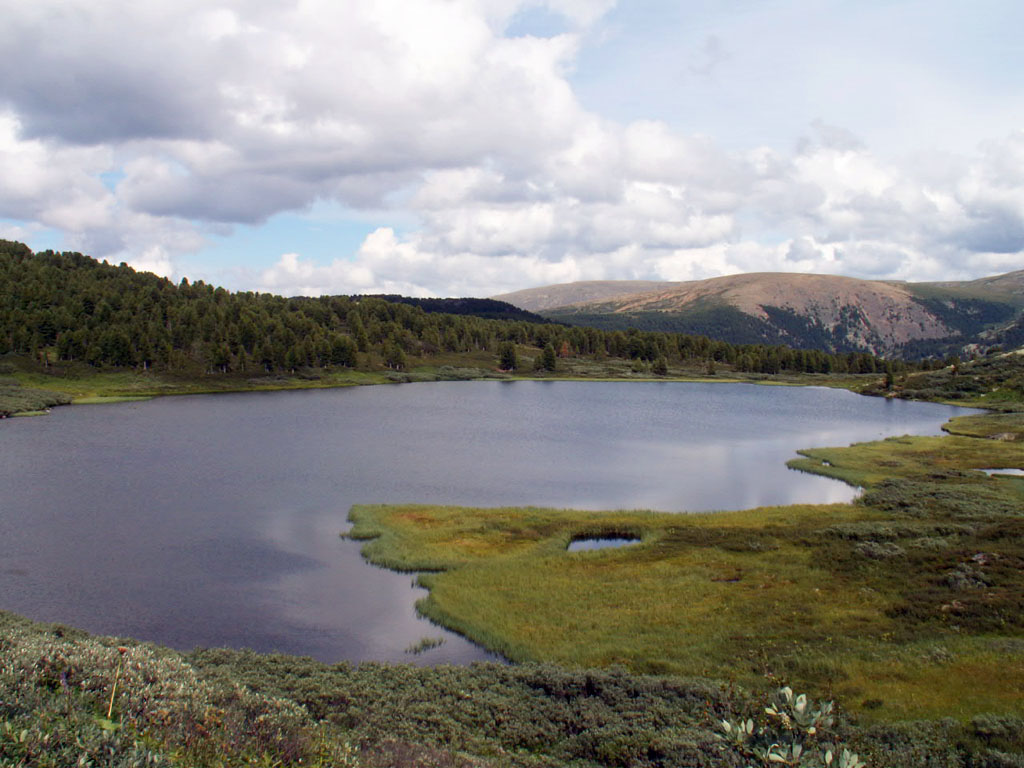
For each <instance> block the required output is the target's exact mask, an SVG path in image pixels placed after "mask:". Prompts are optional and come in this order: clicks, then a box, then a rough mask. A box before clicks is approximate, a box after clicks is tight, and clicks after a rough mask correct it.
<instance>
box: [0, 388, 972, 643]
mask: <svg viewBox="0 0 1024 768" xmlns="http://www.w3.org/2000/svg"><path fill="white" fill-rule="evenodd" d="M955 412H956V411H955V410H954V409H952V408H948V407H945V406H936V405H929V404H921V403H903V402H899V403H894V402H890V401H884V400H877V399H868V398H861V397H857V396H855V395H852V394H850V393H848V392H842V391H833V390H819V389H789V388H774V387H754V386H743V385H689V384H670V383H660V384H659V383H652V384H624V383H601V384H597V383H594V384H585V383H568V382H559V383H535V382H516V383H513V384H510V383H498V382H472V383H444V384H417V385H412V386H396V387H364V388H358V389H348V390H320V391H309V392H281V393H253V394H244V395H217V396H202V397H182V398H165V399H159V400H154V401H151V402H146V403H132V404H122V405H110V406H102V405H99V406H81V407H74V408H65V409H56V410H54V412H53V413H52V414H51V415H50V416H48V417H46V418H39V419H15V420H8V421H6V422H5V423H3V424H2V425H0V450H2V455H3V461H2V462H0V488H3V489H4V492H3V494H2V496H0V607H3V608H6V609H8V610H14V611H17V612H19V613H23V614H26V615H29V616H32V617H34V618H38V619H42V620H49V621H61V622H65V623H68V624H72V625H77V626H81V627H84V628H86V629H89V630H92V631H95V632H102V633H109V634H124V635H133V636H137V637H141V638H144V639H150V640H155V641H158V642H161V643H165V644H168V645H171V646H174V647H178V648H183V649H189V648H192V647H193V646H195V645H230V646H238V647H241V646H247V647H252V648H255V649H257V650H261V651H269V650H281V651H286V652H290V653H298V654H309V655H312V656H314V657H316V658H319V659H322V660H325V661H337V660H340V659H349V660H354V661H359V660H364V659H379V660H387V661H411V662H414V663H434V662H436V661H452V662H464V661H470V660H474V659H480V658H485V657H486V654H485V653H484V652H483V651H481V650H480V649H479V648H476V647H474V646H472V645H471V644H469V643H467V642H466V641H465V640H463V639H462V638H459V637H457V636H454V635H451V634H449V633H443V632H442V631H441V630H439V629H438V628H436V627H434V626H433V625H431V624H430V623H429V622H426V621H425V620H423V619H421V618H418V617H417V616H416V614H415V611H414V609H413V606H414V603H415V601H416V599H418V598H419V597H421V596H422V593H421V591H420V590H414V589H412V588H411V586H410V577H409V575H407V574H396V573H392V572H389V571H385V570H382V569H379V568H374V567H372V566H369V565H367V564H366V563H365V562H364V561H363V560H362V559H361V558H360V556H359V552H358V550H359V545H358V544H357V543H356V542H352V541H347V540H343V539H341V538H339V536H338V533H339V532H340V531H342V530H343V529H345V528H346V527H347V524H346V521H345V516H346V514H347V511H348V509H349V507H350V506H351V505H353V504H358V503H378V502H380V503H398V502H425V503H438V504H464V505H474V506H497V505H539V506H554V507H576V508H583V509H610V508H650V509H663V510H671V511H698V510H709V509H737V508H747V507H754V506H761V505H766V504H785V503H794V502H831V501H843V500H846V499H848V498H850V497H851V495H852V493H853V490H852V489H849V488H847V487H846V486H844V485H842V484H841V483H838V482H835V481H831V480H828V479H826V478H822V477H817V476H813V475H805V474H799V473H795V472H791V471H789V470H787V469H786V467H785V462H786V461H787V460H788V459H790V458H792V457H793V456H794V455H795V451H796V450H797V449H798V448H804V447H812V446H822V445H828V444H832V445H836V444H848V443H850V442H854V441H860V440H869V439H875V438H878V437H884V436H887V435H893V434H904V433H916V434H938V432H939V426H940V425H941V424H942V423H943V422H944V421H945V420H946V419H947V418H949V416H950V415H952V414H953V413H955ZM961 413H962V411H961ZM438 636H444V637H446V638H447V641H446V642H445V644H444V645H442V646H440V647H439V648H436V649H433V650H430V651H428V652H426V653H424V654H422V655H419V656H415V657H411V656H410V655H409V654H406V653H405V650H406V649H407V648H408V647H409V646H411V645H414V644H416V643H417V642H418V641H419V640H420V639H421V638H423V637H438Z"/></svg>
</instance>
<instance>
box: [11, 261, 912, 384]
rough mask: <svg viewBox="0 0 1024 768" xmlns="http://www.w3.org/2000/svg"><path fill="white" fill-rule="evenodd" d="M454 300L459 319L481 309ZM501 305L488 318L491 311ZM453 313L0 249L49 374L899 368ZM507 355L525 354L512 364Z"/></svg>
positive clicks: (14, 345)
mask: <svg viewBox="0 0 1024 768" xmlns="http://www.w3.org/2000/svg"><path fill="white" fill-rule="evenodd" d="M455 301H456V302H459V303H461V306H462V307H463V309H462V311H468V310H467V307H468V309H469V310H471V309H472V307H473V306H474V305H473V304H472V302H471V301H470V300H465V299H460V300H455ZM494 304H495V303H493V302H484V303H483V305H481V306H480V307H479V308H480V309H481V312H482V313H483V314H488V313H490V312H493V311H494V310H495V306H494ZM446 306H448V305H447V304H445V303H444V302H441V301H438V302H434V303H433V304H430V305H428V307H427V308H426V309H425V308H424V307H423V306H417V305H416V304H414V303H407V302H406V301H404V300H403V301H388V300H385V299H383V298H379V297H372V296H323V297H319V298H304V297H296V298H283V297H280V296H274V295H271V294H266V293H256V292H231V291H227V290H225V289H224V288H219V287H214V286H212V285H207V284H205V283H203V282H202V281H195V282H189V281H188V280H187V279H184V278H183V279H182V280H181V281H180V282H179V283H177V284H175V283H173V282H171V281H170V280H167V279H165V278H162V277H157V276H156V275H153V274H150V273H140V272H136V271H135V270H134V269H132V268H131V267H129V266H127V265H125V264H121V265H118V266H114V265H111V264H107V263H106V262H99V261H96V260H95V259H92V258H90V257H88V256H84V255H82V254H79V253H56V252H53V251H45V252H40V253H33V252H32V251H31V250H30V249H29V248H28V247H27V246H25V245H23V244H21V243H16V242H10V241H0V355H12V356H19V357H21V358H25V359H28V360H30V361H31V362H32V364H33V365H35V366H38V367H39V368H40V369H42V370H48V371H50V372H56V371H61V370H66V369H69V366H70V369H74V366H82V365H84V366H88V367H90V368H92V369H97V370H111V369H133V370H136V371H150V370H158V371H161V372H169V373H175V374H179V375H183V376H184V375H187V376H201V377H217V376H226V375H235V376H243V377H250V378H251V377H260V376H268V375H282V374H285V375H287V374H291V375H301V374H304V373H306V374H310V373H313V374H315V372H317V371H324V370H339V369H351V370H360V371H392V372H395V371H406V370H409V369H410V368H413V367H416V366H431V365H434V366H438V365H461V364H463V363H465V362H466V361H470V362H471V363H472V367H476V368H481V367H482V368H484V369H485V370H487V369H489V370H491V371H498V370H503V371H506V372H514V371H515V370H518V369H519V368H521V367H525V366H529V365H530V364H532V365H533V367H535V368H537V369H539V370H540V369H543V370H546V371H549V372H551V371H553V370H555V369H556V367H558V362H557V361H558V360H565V359H573V360H585V361H602V360H619V361H627V362H630V363H633V364H635V367H637V368H638V369H639V370H643V371H650V370H652V369H653V371H654V372H655V373H658V371H663V372H666V373H667V372H668V370H669V368H670V366H672V365H684V364H685V365H690V366H692V367H694V368H698V369H701V370H705V369H707V368H708V367H709V366H711V367H714V366H716V365H717V366H721V367H723V369H731V370H735V371H740V372H756V373H764V374H777V373H781V372H800V373H877V372H881V371H884V370H886V369H887V367H888V368H891V367H892V366H893V363H886V362H885V361H883V360H881V359H879V358H877V357H875V356H872V355H868V354H863V353H849V354H827V353H824V352H820V351H817V350H799V349H793V348H790V347H785V346H769V345H763V344H751V345H735V344H729V343H726V342H722V341H717V340H713V339H711V338H708V337H707V336H695V335H687V334H678V333H664V332H654V331H644V330H638V329H629V330H599V329H595V328H589V327H570V326H564V325H560V324H554V323H550V322H527V321H524V320H513V319H493V318H491V317H481V316H478V315H476V314H453V313H451V312H443V311H442V312H437V311H428V309H429V310H435V309H442V310H443V309H445V308H446ZM452 306H453V307H454V306H455V305H452ZM509 345H512V346H511V349H512V350H513V351H514V352H516V354H515V355H511V354H508V351H509ZM547 350H550V351H547ZM556 358H557V359H556ZM896 366H897V367H899V366H900V364H898V363H897V364H896ZM55 369H56V371H55Z"/></svg>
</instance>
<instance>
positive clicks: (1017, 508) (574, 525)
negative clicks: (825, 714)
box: [349, 416, 1024, 720]
mask: <svg viewBox="0 0 1024 768" xmlns="http://www.w3.org/2000/svg"><path fill="white" fill-rule="evenodd" d="M988 418H989V417H987V416H981V417H971V418H970V419H960V420H957V421H955V422H954V423H953V424H952V425H950V429H951V430H954V431H957V432H959V433H961V434H957V435H953V436H945V437H935V438H930V437H926V438H896V439H890V440H885V441H881V442H877V443H866V444H860V445H855V446H850V447H847V448H829V449H814V450H809V451H806V452H804V453H805V455H804V457H803V458H801V459H797V460H795V461H794V462H793V465H794V466H795V467H797V468H800V469H804V470H808V471H813V472H818V473H821V474H826V475H830V476H833V477H837V478H840V479H843V480H845V481H847V482H850V483H853V484H856V485H860V486H864V487H865V488H866V489H867V490H866V492H865V494H864V496H863V497H862V499H861V500H860V501H858V503H855V504H846V505H828V506H788V507H775V508H766V509H754V510H745V511H740V512H720V513H712V514H700V515H680V514H666V513H654V512H607V513H590V512H575V511H568V510H545V509H472V508H452V507H432V506H359V507H355V508H353V510H352V512H351V519H352V521H353V524H354V525H353V529H352V531H351V533H350V534H349V535H351V536H353V537H355V538H364V539H368V540H369V541H368V542H367V544H366V545H365V548H364V554H365V556H366V557H367V558H369V559H370V560H371V561H373V562H375V563H378V564H381V565H385V566H387V567H391V568H396V569H405V570H411V571H427V573H424V574H423V575H422V576H421V577H420V579H421V581H422V582H423V583H424V585H426V586H427V587H429V588H430V594H429V597H427V598H426V599H425V600H424V601H423V602H422V603H421V606H420V607H421V610H422V611H423V612H424V613H425V614H427V615H428V616H430V617H431V618H433V619H435V620H437V621H439V622H441V623H443V624H445V625H447V626H449V627H452V628H454V629H456V630H458V631H460V632H463V633H464V634H466V635H468V636H469V637H471V638H473V639H474V640H476V641H478V642H480V643H482V644H483V645H485V646H487V647H489V648H492V649H495V650H498V651H500V652H502V653H504V654H505V655H507V656H508V657H509V658H511V659H514V660H517V661H553V662H557V663H560V664H566V665H569V666H578V667H588V666H607V665H613V664H621V665H624V666H626V667H627V668H629V669H632V670H635V671H638V672H654V673H672V674H679V675H691V676H702V677H711V678H716V679H726V680H732V681H735V682H737V683H740V684H742V685H744V686H748V687H752V688H754V689H757V688H764V687H766V686H771V685H774V684H776V683H777V682H779V681H784V682H787V683H789V684H790V685H792V686H794V687H796V688H801V689H805V690H812V691H815V692H817V693H821V694H828V695H834V696H836V697H838V698H839V699H840V700H841V701H843V702H844V703H845V704H846V706H848V707H850V708H851V709H853V710H856V711H858V712H859V713H860V716H861V717H862V718H866V719H878V720H883V719H884V720H889V719H893V718H895V719H901V720H902V719H912V718H936V717H944V716H952V717H955V718H958V719H961V720H964V719H967V718H969V717H971V716H973V715H976V714H978V713H980V712H987V711H995V712H1003V713H1016V714H1024V480H1021V479H1015V478H1006V477H999V478H989V477H987V476H985V475H984V474H983V473H981V472H976V471H973V470H975V469H977V468H987V467H1018V468H1024V443H1018V442H1015V441H1013V440H1005V439H1004V440H992V439H984V438H980V437H967V436H965V434H963V433H966V432H970V431H972V430H981V429H982V428H983V427H984V425H986V424H988V422H987V421H985V419H988ZM972 419H973V421H972ZM1007 422H1013V423H1016V424H1018V425H1019V423H1020V419H1019V416H1013V417H1011V418H1009V419H1008V420H1007ZM1005 427H1006V425H1005V424H1003V425H1001V426H999V427H998V429H999V430H1000V433H1003V432H1005V431H1006V429H1005ZM606 535H620V536H621V535H628V536H632V537H639V538H641V539H642V541H641V543H639V544H636V545H632V546H628V547H622V548H618V549H604V550H596V551H589V552H578V553H575V552H574V553H570V552H567V551H566V546H567V544H568V543H569V542H570V541H571V540H572V539H574V538H581V537H589V536H606Z"/></svg>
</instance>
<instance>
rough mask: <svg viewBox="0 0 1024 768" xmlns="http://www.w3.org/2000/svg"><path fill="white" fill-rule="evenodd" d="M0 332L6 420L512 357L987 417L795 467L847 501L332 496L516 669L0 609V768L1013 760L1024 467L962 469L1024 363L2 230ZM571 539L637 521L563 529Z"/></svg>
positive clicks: (1017, 441) (814, 457)
mask: <svg viewBox="0 0 1024 768" xmlns="http://www.w3.org/2000/svg"><path fill="white" fill-rule="evenodd" d="M548 350H550V351H548ZM0 355H2V356H3V359H0V415H7V414H10V413H15V412H24V411H39V410H44V409H45V408H48V407H50V406H52V405H57V404H60V403H62V402H66V401H67V399H68V397H69V396H71V397H75V398H76V399H85V398H89V397H96V396H117V397H137V396H146V395H155V394H170V393H177V392H199V391H223V390H237V389H268V388H291V387H310V386H340V385H349V384H361V383H379V382H388V381H418V380H423V381H425V380H438V379H475V378H484V377H495V378H508V377H511V376H514V375H516V374H515V371H516V370H519V369H523V370H525V371H529V372H530V375H531V376H558V377H566V378H582V379H601V378H627V379H628V378H651V377H661V376H669V377H673V378H680V379H681V378H705V377H712V376H713V377H715V378H717V379H719V380H735V379H743V380H755V381H771V382H775V383H811V382H814V383H824V384H830V385H835V386H849V387H851V388H857V389H861V388H866V389H867V390H868V391H869V392H870V393H871V394H877V395H884V396H887V397H915V398H921V399H933V400H943V401H950V402H959V403H962V404H972V405H982V406H985V407H987V408H990V409H993V412H992V413H989V414H986V415H983V416H972V417H969V418H961V419H957V420H954V421H953V422H951V423H950V424H949V425H947V431H948V432H950V433H951V435H950V436H948V437H943V438H914V439H909V438H898V439H894V440H888V441H884V442H881V443H874V444H864V445H856V446H851V447H848V448H827V449H813V450H809V451H806V452H805V453H804V456H803V457H802V458H800V459H797V460H795V461H794V463H793V465H794V466H795V467H797V468H799V469H802V470H805V471H812V472H818V473H822V474H827V475H830V476H833V477H837V478H840V479H843V480H846V481H847V482H852V483H855V484H858V485H862V486H864V487H865V488H866V489H867V490H866V492H865V494H864V496H863V497H862V499H861V500H859V501H858V502H857V503H856V504H850V505H829V506H791V507H778V508H770V509H759V510H745V511H734V512H722V513H716V514H702V515H667V514H659V513H653V512H608V513H589V512H588V513H584V512H572V511H567V510H537V509H505V510H494V509H488V510H467V509H451V508H438V507H422V506H405V507H359V508H356V509H354V510H353V511H352V516H353V520H354V523H355V525H354V529H353V532H352V535H354V536H356V537H360V538H366V539H368V541H367V544H366V550H365V551H366V555H367V556H368V557H369V558H370V559H371V560H374V561H375V562H378V563H381V564H383V565H387V566H390V567H393V568H401V569H408V570H413V571H421V572H423V573H422V575H421V576H420V577H419V578H420V580H421V581H422V582H423V583H424V585H425V586H427V587H428V588H429V589H430V593H429V596H428V597H427V598H426V599H425V600H424V601H423V602H422V604H421V609H422V610H423V611H424V612H425V613H426V614H427V615H429V616H431V617H433V618H435V619H436V620H438V621H440V622H442V623H444V624H447V625H448V626H451V627H453V628H455V629H457V630H459V631H461V632H463V633H465V634H467V635H468V636H470V637H472V638H474V639H476V640H477V641H479V642H481V643H483V644H485V645H488V646H489V647H492V648H495V649H497V650H499V651H501V652H503V653H505V654H506V655H507V656H508V657H509V658H511V659H514V660H523V661H525V663H523V664H521V665H515V666H504V665H494V664H483V665H473V666H471V667H438V668H415V667H410V666H405V665H395V666H388V665H378V664H362V665H359V666H357V667H353V666H350V665H347V664H340V665H326V664H321V663H318V662H315V661H312V660H310V659H306V658H295V657H286V656H275V655H258V654H255V653H252V652H248V651H239V650H226V649H220V650H197V651H195V652H193V653H191V654H181V653H178V652H175V651H171V650H169V649H164V648H158V647H155V646H152V645H148V644H140V643H137V642H135V641H130V640H124V639H117V638H97V637H90V636H88V635H86V634H85V633H82V632H80V631H77V630H73V629H70V628H67V627H60V626H52V625H41V624H35V623H32V622H29V621H27V620H24V619H21V618H19V617H16V616H13V615H10V614H3V613H0V766H7V765H10V766H15V765H17V766H21V765H37V766H65V765H97V766H99V765H103V766H162V765H166V766H179V765H180V766H186V765H188V766H234V765H266V766H284V765H300V764H302V765H323V766H327V765H332V766H346V765H348V766H352V765H366V766H427V765H431V766H445V765H451V766H542V765H543V766H562V765H565V766H569V765H572V766H683V765H686V766H748V765H753V764H790V765H804V766H811V765H826V764H828V765H839V766H842V768H857V767H858V766H859V765H860V764H861V763H867V764H868V765H871V766H893V767H894V768H895V767H898V766H908V767H909V766H918V765H929V766H943V767H945V766H949V767H950V768H953V767H954V766H955V767H957V768H1009V767H1010V766H1018V767H1019V766H1021V765H1024V719H1022V716H1024V711H1022V710H1024V705H1022V701H1024V695H1022V692H1024V636H1022V631H1021V630H1022V626H1021V622H1022V617H1024V546H1022V533H1024V519H1022V518H1024V511H1022V510H1024V480H1022V479H1020V478H1013V477H993V478H989V477H987V476H985V475H984V474H983V473H980V472H977V471H976V470H977V469H981V468H1000V467H1004V468H1005V467H1016V468H1020V467H1024V456H1022V450H1024V449H1022V445H1024V416H1022V415H1021V413H1020V411H1021V410H1022V408H1024V393H1022V383H1024V378H1022V370H1024V358H1022V357H1021V356H1020V355H1013V354H1002V353H994V354H991V355H989V356H987V357H984V358H980V359H978V360H974V361H960V360H955V359H950V360H946V361H943V362H942V363H941V364H940V363H938V362H936V361H931V362H926V363H924V364H921V365H914V366H911V365H905V364H902V363H893V362H890V361H883V360H879V359H878V358H874V357H872V356H870V355H863V354H849V355H825V354H823V353H820V352H810V351H803V350H792V349H789V348H786V347H766V346H760V345H750V346H746V347H738V346H733V345H728V344H723V343H721V342H716V341H711V340H709V339H707V338H705V337H695V336H683V335H679V334H664V333H648V332H642V331H631V332H623V331H608V332H603V331H594V330H592V329H583V328H564V327H561V326H557V325H553V324H543V323H532V322H528V321H525V320H524V321H520V320H509V319H503V320H495V319H488V318H480V317H475V316H472V315H454V314H445V313H430V312H427V311H426V310H425V309H424V308H423V307H420V306H412V305H407V304H400V303H393V302H388V301H385V300H383V299H380V298H374V297H326V298H321V299H282V298H279V297H274V296H267V295H261V294H232V293H229V292H227V291H223V290H222V289H214V288H212V287H210V286H206V285H203V284H201V283H196V284H188V283H187V282H185V281H183V282H182V283H181V284H179V285H174V284H171V283H169V282H168V281H166V280H162V279H160V278H157V277H155V276H153V275H145V274H138V273H135V272H134V271H133V270H131V269H129V268H128V267H126V266H123V265H122V266H119V267H114V266H111V265H107V264H100V263H98V262H95V261H94V260H92V259H88V258H87V257H84V256H81V255H80V254H54V253H44V254H32V253H31V252H30V251H29V250H28V249H27V248H25V247H24V246H21V245H20V244H14V243H6V242H5V243H0ZM552 360H553V361H554V365H553V366H551V365H550V363H551V362H552ZM552 368H553V370H552ZM589 536H623V537H627V538H640V539H641V543H639V544H637V545H634V546H631V547H626V548H622V549H606V550H596V551H590V552H580V553H569V552H566V551H565V548H566V545H567V544H568V543H569V541H570V540H572V539H575V538H580V537H589ZM424 571H426V572H424ZM427 640H428V641H429V638H427ZM410 652H411V653H412V652H414V649H410ZM782 686H789V692H788V693H787V692H786V691H787V689H786V688H785V687H782ZM780 687H781V689H780ZM792 689H796V690H798V691H801V692H806V693H808V694H810V695H811V696H813V697H814V698H816V699H820V700H826V699H835V700H836V702H837V703H838V705H837V706H836V707H835V708H834V709H833V708H832V707H830V706H829V705H827V704H825V703H820V704H814V703H812V702H810V701H809V700H808V699H806V698H802V696H799V695H794V694H793V693H792ZM808 718H809V719H808ZM805 721H806V722H805Z"/></svg>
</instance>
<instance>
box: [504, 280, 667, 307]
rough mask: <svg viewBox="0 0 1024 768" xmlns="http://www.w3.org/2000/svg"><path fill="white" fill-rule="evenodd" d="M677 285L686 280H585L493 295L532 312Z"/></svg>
mask: <svg viewBox="0 0 1024 768" xmlns="http://www.w3.org/2000/svg"><path fill="white" fill-rule="evenodd" d="M673 285H683V283H670V282H661V281H657V280H583V281H581V282H578V283H559V284H558V285H545V286H542V287H540V288H526V289H524V290H521V291H513V292H512V293H503V294H500V295H498V296H491V298H492V299H496V300H498V301H507V302H508V303H509V304H512V305H514V306H517V307H519V308H520V309H525V310H527V311H529V312H543V311H544V310H547V309H555V308H556V307H565V306H568V305H569V304H579V303H582V302H588V301H604V300H607V299H614V298H618V297H620V296H628V295H630V294H634V293H645V292H648V291H657V290H661V289H663V288H665V287H666V286H673Z"/></svg>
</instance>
